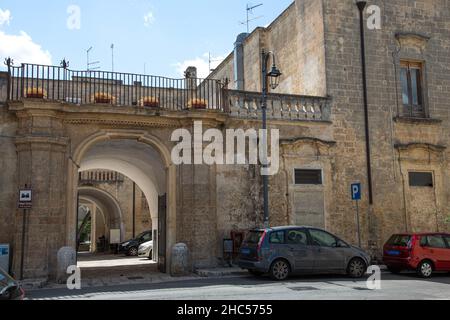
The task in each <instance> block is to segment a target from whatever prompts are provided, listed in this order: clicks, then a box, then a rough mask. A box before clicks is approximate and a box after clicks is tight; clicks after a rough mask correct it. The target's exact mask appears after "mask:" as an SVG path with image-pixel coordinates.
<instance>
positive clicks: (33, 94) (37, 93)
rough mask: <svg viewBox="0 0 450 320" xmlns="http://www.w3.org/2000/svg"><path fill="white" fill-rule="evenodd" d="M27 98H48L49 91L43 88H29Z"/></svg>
mask: <svg viewBox="0 0 450 320" xmlns="http://www.w3.org/2000/svg"><path fill="white" fill-rule="evenodd" d="M25 97H26V98H35V99H45V98H47V92H46V91H45V90H44V89H42V88H34V87H33V88H27V89H26V90H25Z"/></svg>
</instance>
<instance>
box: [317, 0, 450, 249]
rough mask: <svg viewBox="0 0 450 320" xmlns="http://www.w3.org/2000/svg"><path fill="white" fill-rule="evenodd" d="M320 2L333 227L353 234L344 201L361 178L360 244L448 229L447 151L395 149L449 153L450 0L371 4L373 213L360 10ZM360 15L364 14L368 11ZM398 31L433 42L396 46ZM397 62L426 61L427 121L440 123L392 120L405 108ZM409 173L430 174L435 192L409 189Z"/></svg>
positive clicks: (369, 62) (350, 4)
mask: <svg viewBox="0 0 450 320" xmlns="http://www.w3.org/2000/svg"><path fill="white" fill-rule="evenodd" d="M324 3H325V38H326V70H327V80H328V82H327V86H328V94H329V95H331V96H332V97H333V101H334V103H333V117H332V119H333V127H334V138H335V140H336V141H337V142H338V143H337V146H336V157H335V158H336V169H335V176H334V177H335V179H334V181H333V183H334V199H335V206H336V207H335V210H334V212H335V213H334V214H335V223H334V226H335V228H336V229H337V230H338V231H339V233H341V234H342V235H344V236H350V235H351V234H352V232H353V228H352V227H351V225H352V223H351V222H352V221H353V216H352V210H351V203H350V202H349V201H348V200H347V199H348V197H349V195H348V192H349V191H348V186H349V184H350V183H351V182H353V181H357V180H360V181H361V182H362V183H363V188H364V193H363V201H362V212H363V225H364V229H363V230H365V232H364V237H363V239H364V243H365V244H367V240H368V236H369V235H370V238H371V240H373V241H374V243H373V244H375V245H376V247H377V248H378V249H379V248H380V247H381V245H382V243H383V242H384V241H385V240H386V239H387V238H388V237H389V236H390V235H391V234H392V233H394V232H400V231H403V232H404V231H406V230H409V231H420V230H429V231H437V230H441V231H442V230H448V225H447V226H446V225H445V224H444V223H443V219H444V216H446V215H448V214H449V211H448V201H449V193H448V190H449V189H448V187H447V186H448V185H447V184H448V182H447V181H448V180H449V170H448V163H447V160H446V159H447V158H448V149H447V151H442V150H440V151H430V150H428V151H427V152H425V153H424V154H422V155H419V154H420V149H421V147H418V149H419V150H414V149H417V148H414V147H413V148H412V149H413V150H410V151H408V152H412V153H419V154H416V156H415V158H414V157H412V159H411V157H409V159H405V158H404V156H405V151H400V150H399V149H398V148H395V145H396V144H411V143H425V144H432V145H441V146H444V147H447V148H448V137H449V130H448V126H449V119H448V108H449V103H450V101H449V100H448V94H447V90H446V88H448V87H449V83H450V77H448V76H447V74H448V69H449V68H450V64H449V60H448V48H449V45H450V42H449V37H448V35H449V32H450V30H449V28H448V23H447V21H448V19H449V12H450V11H449V10H448V9H449V5H450V2H449V1H431V0H429V1H428V0H427V1H425V0H423V1H414V2H404V1H369V3H368V5H371V4H376V5H378V6H380V8H381V12H382V29H381V30H368V29H367V28H365V30H366V45H367V50H366V53H367V72H368V97H369V119H370V120H369V121H370V135H371V137H370V139H371V140H370V141H371V148H372V152H371V155H372V166H373V169H372V173H373V186H374V205H373V206H372V207H371V208H370V209H369V208H368V203H367V202H368V201H367V187H366V186H367V181H366V178H365V177H366V171H365V168H366V167H365V165H366V162H365V150H364V147H365V142H364V126H363V124H364V122H363V101H362V97H363V96H362V80H361V60H360V50H359V44H360V41H359V17H358V9H357V7H356V6H355V4H354V3H353V1H342V2H339V5H336V2H335V1H324ZM413 3H414V5H413ZM438 8H439V9H438ZM365 17H366V18H367V17H368V14H366V13H365ZM398 32H403V33H414V34H422V35H425V36H426V37H430V39H429V40H420V41H417V40H414V39H415V37H414V36H413V37H412V39H413V40H412V41H405V43H402V45H400V43H399V42H398V40H397V39H396V36H395V35H396V33H398ZM400 59H414V60H419V61H423V62H424V63H425V66H426V80H425V85H426V89H427V90H426V93H425V94H426V100H428V103H427V107H428V110H429V115H430V117H431V118H433V119H439V120H442V122H435V121H426V120H424V121H401V120H399V121H394V120H393V119H394V117H396V116H397V115H398V114H399V111H400V108H402V107H403V106H402V101H401V97H400V95H399V92H401V88H400V83H399V81H398V79H399V65H398V64H399V60H400ZM399 106H400V107H399ZM425 149H427V147H425ZM436 153H437V154H436ZM402 154H403V156H402ZM406 158H408V156H406ZM399 159H401V160H400V161H399ZM433 159H435V160H433ZM413 169H416V170H417V169H420V170H425V171H433V172H434V173H435V179H436V185H435V188H434V190H430V189H428V188H419V189H420V190H411V188H409V187H408V184H409V183H408V170H413ZM403 191H404V193H403ZM405 206H406V207H405ZM436 217H437V218H436ZM369 220H370V226H371V230H370V231H371V232H370V233H369V232H368V222H369ZM436 220H438V222H437V221H436Z"/></svg>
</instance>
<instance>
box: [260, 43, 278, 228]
mask: <svg viewBox="0 0 450 320" xmlns="http://www.w3.org/2000/svg"><path fill="white" fill-rule="evenodd" d="M261 57H262V59H261V60H262V101H261V110H262V129H263V136H262V140H263V141H262V146H263V159H262V166H263V168H264V169H265V170H264V172H263V173H264V174H263V197H264V227H265V228H268V227H269V177H268V175H267V174H268V172H267V168H268V161H267V151H268V145H267V94H268V90H267V89H268V84H269V83H270V88H272V90H275V89H276V88H277V87H278V85H279V83H280V76H281V75H282V73H281V72H280V70H278V68H277V66H276V60H275V54H274V53H273V52H272V51H268V52H266V51H265V50H262V52H261ZM270 57H272V69H271V70H270V72H267V71H268V66H267V65H268V63H269V59H270Z"/></svg>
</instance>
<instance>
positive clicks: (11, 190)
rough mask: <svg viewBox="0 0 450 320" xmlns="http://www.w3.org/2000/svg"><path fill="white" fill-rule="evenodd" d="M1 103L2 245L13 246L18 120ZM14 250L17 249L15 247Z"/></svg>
mask: <svg viewBox="0 0 450 320" xmlns="http://www.w3.org/2000/svg"><path fill="white" fill-rule="evenodd" d="M6 109H7V107H6V105H4V104H3V103H1V102H0V150H1V151H0V213H1V219H0V243H9V244H11V245H12V244H13V240H14V233H12V232H10V231H11V230H13V229H14V227H15V212H16V207H17V202H16V201H17V198H18V190H17V187H18V181H17V154H16V146H15V144H14V137H15V134H16V130H17V118H16V117H15V116H14V115H12V114H10V113H8V112H7V110H6ZM13 250H15V248H14V247H13Z"/></svg>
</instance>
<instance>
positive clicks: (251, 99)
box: [7, 61, 331, 121]
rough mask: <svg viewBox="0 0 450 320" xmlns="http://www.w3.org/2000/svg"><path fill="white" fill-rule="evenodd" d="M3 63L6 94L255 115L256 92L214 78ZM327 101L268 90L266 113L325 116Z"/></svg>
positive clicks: (271, 116) (257, 111)
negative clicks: (6, 75) (76, 69)
mask: <svg viewBox="0 0 450 320" xmlns="http://www.w3.org/2000/svg"><path fill="white" fill-rule="evenodd" d="M7 66H8V73H7V74H8V85H7V100H8V101H21V100H24V99H41V100H46V101H58V102H63V103H67V104H72V105H78V106H83V105H92V104H100V105H111V106H115V107H121V106H128V107H129V106H134V107H136V108H148V109H155V110H167V111H182V110H205V111H217V112H222V113H226V114H229V115H230V116H231V117H237V118H247V119H258V118H260V117H261V93H258V92H247V91H237V90H229V89H227V83H222V82H221V81H219V80H215V79H200V78H194V77H190V76H189V75H187V76H186V78H184V79H173V78H167V77H160V76H152V75H142V74H131V73H120V72H108V71H74V70H70V69H69V68H68V65H67V63H66V62H65V61H63V62H62V64H61V66H45V65H36V64H21V65H20V66H13V65H12V63H11V62H9V63H8V64H7ZM330 113H331V101H330V99H329V98H326V97H312V96H301V95H291V94H269V95H268V106H267V116H268V119H279V120H290V121H299V120H303V121H329V120H330Z"/></svg>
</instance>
